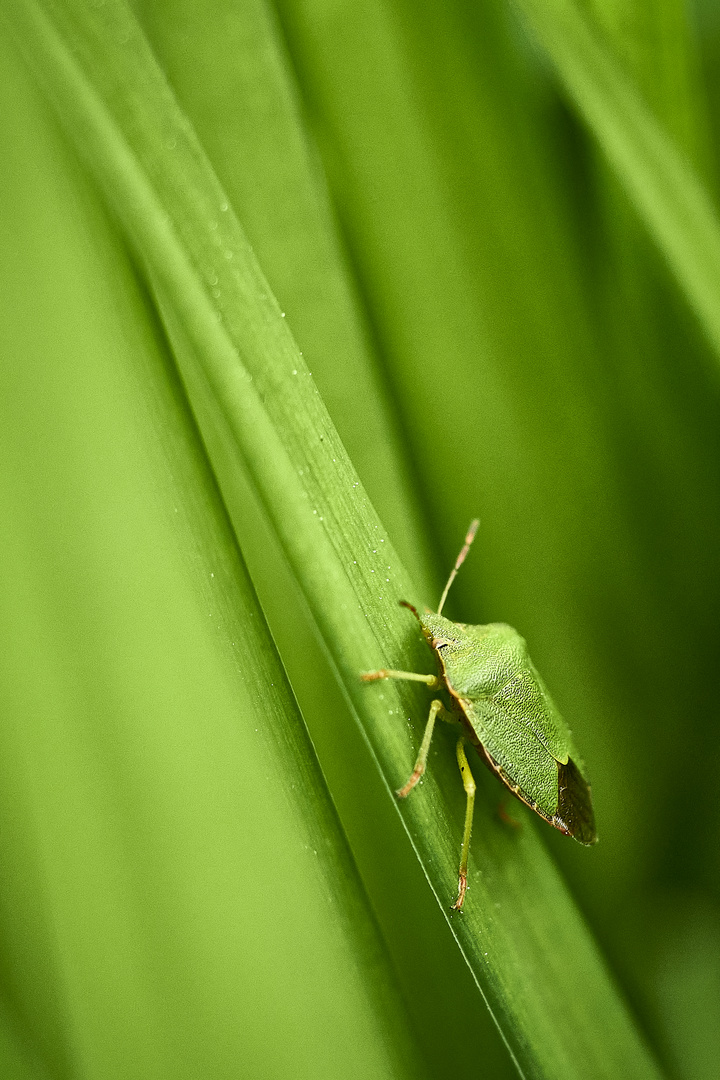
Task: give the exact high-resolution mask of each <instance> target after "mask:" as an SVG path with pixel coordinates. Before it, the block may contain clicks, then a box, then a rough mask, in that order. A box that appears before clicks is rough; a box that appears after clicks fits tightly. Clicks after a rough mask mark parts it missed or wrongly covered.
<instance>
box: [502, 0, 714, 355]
mask: <svg viewBox="0 0 720 1080" xmlns="http://www.w3.org/2000/svg"><path fill="white" fill-rule="evenodd" d="M518 6H519V8H520V9H521V10H522V11H523V13H524V14H525V15H526V17H527V19H528V21H529V23H530V24H531V26H532V27H533V29H534V30H535V31H536V33H537V35H538V37H539V38H540V40H541V42H542V44H543V45H544V46H545V48H546V49H547V51H548V53H549V55H550V56H551V58H552V60H553V62H554V63H555V65H556V66H557V70H558V73H559V75H560V78H561V79H562V81H563V83H564V85H565V88H566V91H567V93H568V96H569V98H570V100H571V101H572V102H573V104H574V105H575V107H576V108H577V109H578V111H579V112H580V114H581V115H582V117H583V118H584V120H585V122H586V123H587V125H588V127H589V128H590V130H591V131H592V133H593V134H594V136H595V137H596V139H597V140H598V142H599V144H600V146H601V148H602V149H603V151H604V153H605V154H606V156H607V158H608V160H609V162H610V164H611V166H612V168H613V169H614V171H615V172H616V173H617V176H618V177H619V179H620V181H621V183H622V184H623V186H624V188H625V190H626V191H627V193H628V195H629V197H630V199H631V200H632V202H633V203H634V205H635V207H636V209H637V211H638V213H639V214H640V217H641V218H642V220H643V221H644V223H645V225H646V227H647V229H648V231H649V232H650V234H651V236H652V237H653V238H654V240H655V241H656V243H657V244H658V246H659V248H660V250H661V251H662V252H663V254H664V255H665V258H666V259H667V262H668V265H669V266H670V269H671V271H672V273H673V274H674V275H675V277H676V279H677V281H678V284H679V285H680V288H681V289H682V290H683V292H684V293H685V296H686V298H687V300H688V302H689V304H690V305H691V307H692V308H693V309H694V311H695V313H696V315H697V317H698V318H699V319H700V321H701V323H702V325H703V327H704V329H705V332H706V334H707V336H708V339H709V341H710V343H711V344H712V346H713V349H714V351H715V353H716V356H718V357H720V287H719V286H718V282H720V225H719V224H718V218H717V211H716V208H715V206H714V205H713V202H712V200H711V198H710V196H709V194H708V192H707V191H706V189H705V187H704V186H703V184H702V182H701V180H700V179H699V177H698V175H697V173H696V172H695V170H694V169H693V167H692V165H691V163H690V161H689V159H688V158H687V157H685V156H684V154H683V153H682V152H681V151H680V150H679V149H678V147H677V145H676V143H675V142H674V141H673V139H672V138H671V137H670V135H669V134H668V133H667V131H666V130H665V129H664V128H663V127H662V126H661V124H660V122H659V121H658V120H657V119H656V117H655V116H654V115H653V113H652V112H651V110H650V109H649V107H648V106H647V105H646V104H645V102H644V100H643V98H642V96H641V94H640V93H639V92H638V90H637V88H636V87H635V85H634V83H633V81H632V79H631V78H629V77H628V75H627V73H626V71H625V70H624V68H623V66H622V65H621V64H620V63H619V62H618V60H617V58H616V57H615V56H614V55H613V53H612V51H611V50H610V49H609V48H608V47H607V46H606V44H605V43H604V42H603V40H602V37H601V36H600V35H599V34H598V32H597V31H596V30H595V28H594V27H593V26H592V25H591V23H590V22H589V20H588V19H586V18H585V17H584V16H583V15H582V14H581V12H580V11H579V10H578V8H577V6H576V5H575V3H574V2H573V0H553V2H551V3H538V2H536V0H518Z"/></svg>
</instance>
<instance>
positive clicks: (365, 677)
mask: <svg viewBox="0 0 720 1080" xmlns="http://www.w3.org/2000/svg"><path fill="white" fill-rule="evenodd" d="M360 678H361V679H362V681H363V682H375V680H376V679H407V680H408V682H422V683H425V685H426V686H430V687H435V686H437V685H438V677H437V675H421V674H420V672H419V671H393V669H392V668H380V670H379V671H363V672H361V673H360Z"/></svg>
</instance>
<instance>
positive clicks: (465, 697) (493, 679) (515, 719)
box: [362, 521, 597, 910]
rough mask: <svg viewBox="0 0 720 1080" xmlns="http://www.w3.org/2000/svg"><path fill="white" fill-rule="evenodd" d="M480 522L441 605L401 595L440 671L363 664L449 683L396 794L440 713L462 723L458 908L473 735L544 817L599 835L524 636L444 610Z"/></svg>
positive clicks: (581, 776)
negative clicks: (424, 607)
mask: <svg viewBox="0 0 720 1080" xmlns="http://www.w3.org/2000/svg"><path fill="white" fill-rule="evenodd" d="M477 527H478V522H477V521H474V522H473V523H472V525H471V526H470V529H469V531H468V534H467V536H466V537H465V545H464V547H463V549H462V551H461V552H460V554H459V555H458V557H457V560H456V562H455V567H454V569H453V571H452V573H451V574H450V578H449V580H448V583H447V585H446V586H445V589H444V591H443V594H442V597H441V598H440V603H439V604H438V610H437V612H433V611H426V612H424V613H420V612H418V611H417V610H416V609H415V608H414V607H413V606H412V604H408V603H407V602H406V601H401V603H402V604H403V606H404V607H407V608H409V609H410V611H412V612H413V614H414V615H415V617H416V618H417V620H418V622H419V623H420V626H421V628H422V632H423V634H424V635H425V638H426V640H427V642H428V644H429V645H430V647H431V649H432V650H433V653H434V654H435V656H436V657H437V661H438V665H439V675H437V676H436V675H421V674H418V673H416V672H409V671H393V670H389V669H382V670H380V671H369V672H366V673H365V674H364V675H363V676H362V678H363V679H364V680H366V681H367V682H370V681H373V680H375V679H409V680H413V681H417V682H424V683H425V684H426V685H427V686H429V687H431V688H433V689H436V688H439V689H441V690H444V691H446V693H447V697H448V701H449V704H450V709H448V708H447V703H443V701H441V700H440V699H439V698H436V699H435V700H434V701H433V702H432V704H431V706H430V715H429V717H428V721H427V724H426V726H425V734H424V736H423V740H422V744H421V746H420V752H419V754H418V758H417V761H416V763H415V768H414V770H413V772H412V775H411V776H410V779H409V780H408V782H407V783H406V784H405V786H404V787H402V788H401V789H400V790H399V791H398V792H397V794H398V795H399V796H400V797H401V798H404V797H405V796H406V795H408V794H409V793H410V792H411V791H412V789H413V788H414V787H415V785H416V784H417V782H418V780H419V779H420V778H421V776H422V775H423V773H424V771H425V765H426V762H427V755H428V750H429V748H430V740H431V739H432V734H433V729H434V726H435V720H436V719H437V717H438V716H440V717H442V718H443V719H447V720H455V721H457V722H458V723H459V724H460V725H461V727H462V730H463V735H462V736H461V737H460V739H459V741H458V745H457V759H458V765H459V766H460V773H461V776H462V779H463V786H464V788H465V793H466V796H467V806H466V812H465V831H464V834H463V842H462V849H461V854H460V877H459V888H458V898H457V900H456V901H455V904H454V905H453V907H454V908H455V909H457V910H460V909H461V908H462V906H463V902H464V900H465V891H466V889H467V861H468V851H469V848H470V836H471V832H472V816H473V806H474V801H475V782H474V780H473V777H472V773H471V771H470V767H469V765H468V760H467V757H466V756H465V748H464V743H465V740H467V741H468V742H471V743H472V744H473V746H474V747H475V749H476V750H477V751H478V753H479V755H480V757H481V758H482V760H483V761H484V762H485V764H486V765H488V766H489V768H490V769H492V771H493V772H495V773H496V774H497V775H498V776H499V777H500V779H501V780H502V782H503V783H504V784H505V785H506V786H507V787H508V788H509V789H510V791H512V793H513V795H515V796H517V798H518V799H520V800H521V801H522V802H524V803H526V804H527V805H528V806H529V807H531V809H533V810H534V811H535V812H536V813H537V814H539V815H540V817H542V818H544V819H545V821H547V822H548V823H549V824H550V825H553V826H554V827H555V828H556V829H559V830H560V832H563V833H565V834H566V835H568V836H573V837H575V839H576V840H579V841H580V843H581V844H594V843H595V841H596V840H597V834H596V832H595V818H594V815H593V808H592V801H591V798H590V785H589V784H588V782H587V778H586V776H585V768H584V765H583V763H582V761H581V759H580V756H579V755H578V753H577V750H576V749H575V744H574V742H573V739H572V735H571V734H570V730H569V728H568V726H567V724H566V723H565V721H564V720H563V718H562V717H561V716H560V713H559V712H558V711H557V709H556V707H555V705H554V703H553V701H552V698H551V697H550V695H549V694H548V692H547V689H546V688H545V684H544V683H543V681H542V679H541V678H540V676H539V674H538V672H537V671H536V669H535V667H534V665H533V663H532V661H531V660H530V657H529V656H528V651H527V645H526V644H525V640H524V639H523V638H521V637H520V635H519V634H518V632H517V630H513V628H512V626H508V625H507V623H487V625H485V626H471V625H468V624H466V623H455V622H452V621H451V620H450V619H446V618H445V617H444V616H443V615H441V614H440V612H441V611H442V608H443V604H444V603H445V599H446V597H447V594H448V590H449V588H450V586H451V584H452V582H453V581H454V579H455V575H456V574H457V572H458V569H459V568H460V566H461V565H462V562H463V560H464V559H465V556H466V555H467V553H468V551H469V549H470V545H471V543H472V541H473V539H474V537H475V533H476V531H477Z"/></svg>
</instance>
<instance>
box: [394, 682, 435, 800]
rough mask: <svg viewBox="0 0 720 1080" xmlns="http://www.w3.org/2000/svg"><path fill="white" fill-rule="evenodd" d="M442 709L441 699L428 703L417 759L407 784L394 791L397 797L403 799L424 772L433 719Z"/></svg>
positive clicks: (433, 725) (433, 723) (433, 724)
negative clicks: (428, 709) (427, 712)
mask: <svg viewBox="0 0 720 1080" xmlns="http://www.w3.org/2000/svg"><path fill="white" fill-rule="evenodd" d="M442 710H443V703H442V701H438V699H437V698H436V699H435V701H433V702H432V703H431V705H430V715H429V716H428V719H427V724H426V725H425V733H424V735H423V740H422V742H421V744H420V752H419V754H418V756H417V761H416V762H415V768H414V769H413V771H412V775H411V777H410V779H409V780H408V782H407V784H405V786H404V787H401V788H400V789H399V790H398V791H396V792H395V794H396V795H397V797H398V798H399V799H404V798H405V796H406V795H409V794H410V792H411V791H412V789H413V788H414V787H415V785H416V784H417V782H418V780H419V779H420V777H421V776H422V774H423V773H424V772H425V764H426V762H427V756H428V750H429V749H430V741H431V740H432V736H433V728H434V727H435V720H436V719H437V714H438V713H439V712H442Z"/></svg>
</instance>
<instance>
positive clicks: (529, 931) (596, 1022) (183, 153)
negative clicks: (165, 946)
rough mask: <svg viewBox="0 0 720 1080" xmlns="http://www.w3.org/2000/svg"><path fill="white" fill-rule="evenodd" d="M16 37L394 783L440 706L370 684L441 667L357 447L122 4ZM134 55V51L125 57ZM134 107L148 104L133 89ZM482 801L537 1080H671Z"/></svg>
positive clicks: (444, 816)
mask: <svg viewBox="0 0 720 1080" xmlns="http://www.w3.org/2000/svg"><path fill="white" fill-rule="evenodd" d="M12 15H13V22H14V25H15V27H16V29H17V31H18V36H19V38H20V39H21V40H22V41H23V42H24V45H25V49H26V51H27V53H28V55H29V56H30V58H31V59H33V58H34V60H35V65H36V69H37V71H38V74H39V76H40V77H41V78H42V80H43V81H44V84H45V85H46V87H47V88H48V91H49V94H50V96H51V98H52V99H53V100H54V101H55V103H56V105H57V108H58V110H59V112H60V115H61V116H62V117H63V121H64V123H65V125H66V128H67V130H68V132H69V133H71V134H72V137H73V138H74V139H75V140H76V141H77V143H78V146H79V148H80V149H81V150H82V152H83V153H84V155H85V157H86V160H87V161H88V162H89V164H90V166H91V167H92V169H93V171H94V173H95V175H96V176H97V177H98V179H99V180H100V182H101V184H102V186H103V188H104V189H105V192H106V197H107V198H108V199H109V200H110V201H111V203H112V205H113V207H114V209H115V212H116V213H117V215H118V217H119V218H120V220H121V221H122V222H123V224H124V225H125V228H126V229H127V231H128V234H129V235H130V237H131V238H132V241H133V243H134V245H135V248H136V250H137V251H138V252H139V254H140V256H141V257H142V259H143V261H144V264H145V266H146V268H147V272H148V275H149V277H150V279H151V281H152V282H153V285H154V287H155V289H156V291H157V294H158V296H159V297H160V299H161V302H162V303H163V304H164V305H165V307H166V308H167V309H170V311H171V314H170V315H169V316H168V325H169V327H170V331H171V333H174V334H175V336H176V338H177V340H178V342H179V345H180V347H179V349H178V353H179V356H180V360H181V364H184V368H185V377H186V382H187V385H188V387H189V388H190V392H191V395H192V394H194V393H199V392H200V390H199V388H200V387H202V388H203V398H204V406H203V408H202V409H199V410H198V412H199V413H203V414H204V415H206V416H207V414H208V412H209V411H210V410H212V415H211V419H212V421H213V422H214V423H215V424H216V425H217V426H218V427H225V428H226V429H227V430H229V432H230V433H231V434H232V437H233V439H234V440H235V442H236V444H237V447H238V451H239V453H240V454H241V455H242V457H243V459H244V461H245V463H246V464H247V467H248V469H249V471H250V473H251V475H252V477H253V480H254V482H255V485H256V487H257V489H258V491H259V493H260V495H261V497H262V499H263V501H264V503H265V505H266V507H267V510H268V513H269V515H270V516H271V518H272V520H273V522H274V524H275V528H276V530H277V532H278V533H279V535H280V536H281V538H282V540H283V544H284V547H285V550H286V552H287V554H288V557H289V559H290V562H291V563H292V565H293V568H294V570H295V573H296V575H297V577H298V580H299V581H300V582H301V584H302V587H303V589H304V591H305V594H306V596H307V598H308V601H309V603H310V605H311V607H312V609H313V612H314V614H315V617H316V619H317V621H318V624H319V625H320V627H321V629H322V631H323V634H324V636H325V640H326V642H327V645H328V648H329V650H330V652H331V654H332V656H333V658H334V661H335V664H336V666H337V668H338V670H339V672H340V674H341V676H342V678H343V680H344V682H345V686H346V689H347V692H348V694H349V695H350V696H351V698H352V699H353V701H354V703H355V707H356V709H357V711H358V714H359V715H360V717H361V719H362V721H363V724H364V727H365V730H366V732H367V735H368V738H369V740H370V742H371V744H372V746H373V749H374V751H375V754H376V756H377V758H378V761H379V763H380V766H381V769H382V771H383V774H384V776H385V777H386V779H387V782H388V786H395V785H396V784H397V783H398V782H400V781H401V780H402V779H403V777H404V775H405V774H406V772H407V767H408V762H409V761H410V760H411V759H412V746H411V744H410V741H409V740H408V738H407V734H406V732H405V731H404V730H403V729H402V728H401V727H400V725H399V724H398V723H397V719H398V717H399V716H402V715H407V712H408V710H409V709H410V710H412V711H413V712H415V713H417V712H418V711H419V708H420V705H419V703H420V702H421V701H422V697H421V695H419V694H413V693H412V691H411V690H408V689H405V688H403V687H393V686H389V687H387V688H381V691H380V692H378V688H377V687H367V686H366V687H363V686H361V685H360V683H359V680H358V672H359V670H361V669H362V668H368V667H373V666H377V665H379V664H381V663H384V662H387V661H391V662H393V663H396V664H397V663H399V662H400V661H401V660H402V662H403V663H408V664H415V665H421V664H423V663H425V664H426V663H427V662H428V660H427V656H426V655H424V653H423V650H422V648H421V645H420V643H419V642H418V640H417V632H416V629H415V627H414V624H412V622H411V621H409V618H408V617H407V616H406V613H404V612H401V611H400V610H399V609H398V608H397V604H396V601H397V599H398V598H399V597H407V598H408V599H417V595H416V593H415V590H414V589H413V586H412V583H411V582H410V581H409V580H408V578H407V576H406V574H405V572H404V570H403V568H402V566H401V565H400V563H399V561H398V559H397V556H396V555H395V553H394V552H393V550H392V548H391V546H390V543H389V541H388V538H387V536H386V535H385V534H384V530H383V528H382V526H381V524H380V522H379V521H378V519H377V517H376V516H375V514H374V511H373V509H372V507H371V506H370V504H369V502H368V500H367V499H366V497H365V494H364V492H363V490H362V488H361V487H360V486H359V482H358V480H357V477H356V474H355V472H354V470H353V469H352V466H351V464H350V462H349V461H348V459H347V457H346V455H345V452H344V449H343V447H342V445H341V443H340V442H339V440H338V438H337V436H336V434H335V431H334V429H333V427H332V424H331V423H330V421H329V418H328V416H327V413H326V412H325V410H324V407H323V405H322V402H321V401H320V399H319V396H318V394H317V392H316V388H315V386H314V384H313V381H312V379H311V377H310V375H309V373H308V372H307V369H306V368H305V366H304V363H303V360H302V357H301V355H300V353H299V351H298V350H297V347H296V346H295V344H294V342H293V340H292V337H291V335H290V332H289V330H288V327H287V325H286V321H285V320H283V319H282V317H281V313H280V310H279V308H278V306H277V304H276V303H275V302H274V299H273V297H272V296H271V295H270V293H269V290H268V287H267V284H266V282H265V280H264V278H263V276H262V274H261V272H260V270H259V268H258V267H257V264H256V262H255V260H254V258H253V256H252V253H251V251H250V249H249V247H248V245H247V242H246V240H245V237H244V234H243V232H242V230H241V229H240V226H239V224H238V222H237V221H236V219H235V217H234V215H233V213H232V210H231V209H230V207H229V205H228V203H227V200H226V198H225V196H224V194H223V191H222V189H221V188H220V185H219V184H218V182H217V180H216V178H215V176H214V174H213V172H212V170H211V169H210V167H209V165H208V163H207V161H206V160H205V158H204V156H203V153H202V150H201V148H200V147H199V146H198V144H197V142H196V140H195V139H194V136H193V133H192V131H191V129H190V128H189V126H188V125H187V123H186V122H185V119H184V117H183V116H182V114H181V113H180V112H179V111H178V109H177V106H176V104H175V102H174V100H173V98H172V95H171V94H170V92H169V90H168V88H167V85H166V83H165V81H164V79H163V77H162V74H161V73H160V71H159V70H158V69H157V67H156V65H155V63H154V60H153V58H152V56H151V54H150V53H149V51H148V50H147V48H146V46H145V43H144V41H143V39H142V37H141V35H140V34H139V33H138V32H137V28H136V27H135V25H134V23H133V21H132V19H131V18H130V17H129V15H128V14H127V13H126V12H125V11H124V9H123V8H122V7H121V6H120V5H117V6H115V5H113V6H112V7H111V8H110V10H106V8H99V9H96V10H95V11H93V12H92V13H90V12H88V10H87V9H86V8H85V7H84V5H80V4H73V3H70V4H66V5H64V7H63V8H62V9H56V8H50V7H49V6H48V7H45V6H44V5H42V4H31V3H27V4H16V5H13V8H12ZM118 42H119V43H120V44H119V45H118ZM131 87H132V88H133V93H129V88H131ZM452 765H453V763H452V762H450V761H449V762H447V763H445V764H443V763H441V762H440V763H438V765H437V767H436V768H435V772H434V775H433V777H430V778H428V780H427V782H426V783H425V784H424V785H423V788H422V791H421V792H420V793H416V795H417V797H416V798H414V799H409V800H408V801H407V803H406V804H405V805H404V806H403V807H402V810H401V812H402V815H403V819H404V821H405V822H406V825H407V828H408V831H409V833H410V836H411V839H412V841H413V844H414V845H415V848H416V850H417V852H418V854H419V857H420V859H421V861H422V864H423V866H424V869H425V871H426V873H427V875H428V879H429V881H430V884H431V886H432V887H433V889H434V891H435V893H436V895H437V897H438V900H439V902H440V903H441V905H442V907H443V909H444V910H445V911H446V913H447V910H448V905H449V902H450V900H451V899H452V895H453V891H454V887H455V880H456V864H457V848H458V837H459V832H458V826H459V822H460V821H461V819H462V812H461V800H460V793H459V792H457V777H456V775H455V771H454V768H453V767H452ZM495 797H496V792H495V790H494V789H492V794H487V793H484V794H483V797H482V798H481V800H480V807H479V808H478V809H479V813H478V819H477V822H476V837H477V842H476V845H475V851H474V859H473V865H472V867H471V892H470V895H469V898H468V904H467V911H466V913H465V914H464V916H463V917H461V918H456V919H455V920H453V921H452V930H453V933H454V934H455V936H456V938H457V940H458V943H459V945H460V947H461V948H462V950H463V952H464V955H465V957H466V959H467V961H468V963H469V964H470V966H471V969H472V971H473V973H474V975H475V978H476V980H477V982H478V985H479V986H480V987H481V988H482V990H483V992H484V993H485V995H486V997H487V999H488V1001H489V1003H490V1005H491V1008H492V1010H493V1012H494V1015H495V1017H496V1019H497V1021H498V1023H499V1025H500V1028H501V1030H502V1032H503V1034H504V1037H505V1039H506V1041H507V1043H508V1046H509V1048H510V1050H511V1053H512V1054H513V1056H514V1057H515V1060H516V1061H517V1063H518V1065H519V1067H520V1069H521V1071H522V1072H523V1073H524V1074H525V1075H527V1076H537V1077H561V1076H562V1077H564V1078H567V1077H578V1078H579V1077H583V1078H587V1077H601V1076H607V1077H615V1076H617V1075H623V1076H626V1077H629V1078H630V1077H648V1078H649V1077H654V1076H656V1075H657V1072H656V1069H655V1067H654V1065H653V1063H652V1061H651V1059H650V1057H649V1055H648V1053H647V1051H646V1050H645V1048H644V1046H643V1044H642V1042H641V1040H640V1039H639V1037H638V1034H637V1032H636V1030H635V1028H634V1026H633V1023H632V1020H631V1019H630V1017H629V1015H628V1013H627V1011H626V1010H625V1007H624V1005H623V1003H622V1001H621V1000H620V999H619V997H618V995H617V993H616V991H615V989H614V987H613V986H612V983H611V982H610V980H609V978H608V975H607V972H606V971H605V969H604V966H603V963H602V960H601V959H600V957H599V955H598V953H597V950H596V948H595V946H594V944H593V942H592V940H591V939H590V937H589V935H588V933H587V930H586V928H585V927H584V925H583V923H582V919H581V918H580V916H579V914H578V912H577V910H576V909H575V907H574V905H573V903H572V900H571V898H570V897H569V895H568V893H567V890H566V889H565V887H564V885H563V883H562V880H561V878H560V876H559V875H558V874H557V872H556V870H555V869H554V867H553V865H552V863H551V862H550V860H549V858H548V856H547V854H546V853H545V850H544V848H543V846H542V844H541V843H540V841H539V840H538V838H537V836H536V834H535V831H534V829H533V827H532V826H531V825H530V823H529V822H528V821H525V822H524V827H523V829H522V830H521V831H520V832H519V833H516V832H515V831H513V830H509V829H508V828H507V827H505V826H503V825H502V824H500V823H498V822H497V821H496V820H495V819H494V817H493V814H492V801H493V800H494V798H495Z"/></svg>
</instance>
